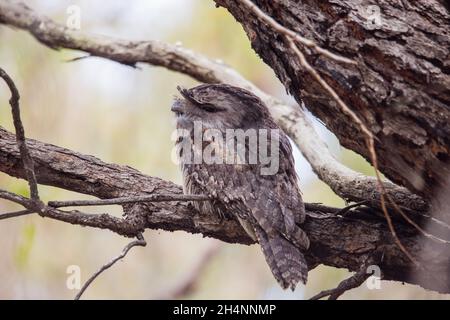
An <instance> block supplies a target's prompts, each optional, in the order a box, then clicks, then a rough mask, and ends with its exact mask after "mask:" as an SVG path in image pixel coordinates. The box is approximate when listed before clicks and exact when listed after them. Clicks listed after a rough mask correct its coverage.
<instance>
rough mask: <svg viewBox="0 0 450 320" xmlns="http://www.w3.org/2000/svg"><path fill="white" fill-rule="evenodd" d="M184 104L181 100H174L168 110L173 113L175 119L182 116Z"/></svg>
mask: <svg viewBox="0 0 450 320" xmlns="http://www.w3.org/2000/svg"><path fill="white" fill-rule="evenodd" d="M184 103H185V102H184V101H183V100H181V99H175V101H174V102H173V104H172V107H171V108H170V110H171V111H172V112H174V113H175V115H176V116H177V117H178V116H181V115H182V114H184Z"/></svg>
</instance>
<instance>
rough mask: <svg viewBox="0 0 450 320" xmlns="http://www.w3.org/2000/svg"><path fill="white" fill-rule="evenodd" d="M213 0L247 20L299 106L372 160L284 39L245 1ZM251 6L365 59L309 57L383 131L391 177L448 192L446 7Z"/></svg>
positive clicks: (272, 1) (426, 190) (326, 0)
mask: <svg viewBox="0 0 450 320" xmlns="http://www.w3.org/2000/svg"><path fill="white" fill-rule="evenodd" d="M215 2H216V3H217V4H218V5H221V6H223V7H225V8H227V9H228V10H229V12H230V13H231V14H232V15H233V16H234V17H235V18H236V19H237V21H238V22H239V23H241V24H242V26H243V27H244V29H245V31H246V32H247V35H248V37H249V39H250V41H251V43H252V46H253V48H254V49H255V51H256V52H257V53H258V54H259V55H260V56H261V58H262V59H263V60H264V61H265V62H266V63H267V64H268V65H269V66H270V67H272V69H273V70H274V71H275V73H276V74H277V76H278V78H279V79H280V80H281V81H282V83H283V84H284V85H285V87H286V88H287V90H289V92H290V93H291V94H292V95H294V97H295V98H296V99H297V101H299V102H300V101H302V100H303V101H305V104H306V106H307V108H308V109H309V110H311V111H312V112H313V114H314V115H316V116H317V117H318V118H320V119H321V120H322V121H323V122H324V123H325V124H326V125H327V127H328V128H329V129H330V130H331V131H333V132H334V133H335V134H336V135H337V137H338V138H339V141H340V143H341V144H342V145H343V146H345V147H347V148H349V149H352V150H354V151H356V152H357V153H359V154H361V155H363V156H364V157H365V158H366V159H368V160H369V161H370V156H369V153H368V150H367V146H366V144H365V142H364V141H365V140H364V134H363V133H362V132H361V130H360V128H359V127H358V126H357V125H356V124H354V123H353V122H352V121H351V120H350V119H349V117H348V116H346V115H345V114H343V113H342V112H341V111H340V109H339V108H338V107H337V105H336V104H335V103H333V102H332V101H331V100H330V99H329V97H328V95H327V94H326V93H324V91H323V89H322V88H321V87H320V86H319V85H318V84H317V82H316V81H314V79H312V78H311V76H310V75H309V74H308V73H307V72H305V70H304V69H303V68H302V66H301V65H300V64H299V62H298V61H297V60H296V59H292V56H293V53H292V52H291V50H290V49H289V47H288V46H287V45H286V43H285V42H284V41H283V39H282V37H280V35H279V34H278V33H277V32H276V31H274V30H273V28H271V27H270V26H268V25H267V24H265V23H264V22H261V20H260V19H258V18H257V17H256V16H255V15H254V14H252V12H251V11H250V9H249V8H248V7H246V6H243V5H242V3H241V2H240V1H239V0H215ZM253 2H254V3H255V4H257V5H258V6H259V7H260V8H261V9H262V10H263V11H264V12H265V13H266V14H268V15H269V16H271V17H272V18H274V19H275V20H276V21H277V22H278V23H280V24H282V25H283V26H285V27H287V28H289V29H291V30H294V31H295V32H297V33H298V34H300V35H303V36H305V37H306V38H308V39H312V40H314V41H316V42H317V43H318V44H319V45H320V46H321V47H323V48H325V49H329V50H330V51H332V52H335V53H338V54H340V55H342V56H344V57H348V58H351V59H353V60H355V61H356V62H357V65H355V66H349V65H343V64H340V63H338V62H336V61H333V60H330V59H328V58H327V57H324V56H318V55H312V54H311V55H309V57H307V58H308V59H309V62H310V64H312V65H313V66H314V67H315V68H316V69H317V70H318V71H319V72H320V74H321V75H322V76H323V78H324V79H325V80H326V81H327V82H328V83H329V84H330V85H331V86H332V87H333V89H335V91H336V92H337V93H338V94H339V95H340V97H341V98H342V99H343V100H344V101H345V102H346V103H347V105H348V106H349V107H350V108H351V109H352V110H353V111H354V112H356V114H357V115H358V116H359V117H360V118H361V119H362V120H363V121H364V123H365V124H366V125H367V126H368V127H369V129H370V130H371V131H372V132H373V133H374V134H375V135H376V137H377V139H378V140H377V141H376V149H377V154H378V158H379V166H380V169H381V171H382V172H383V173H384V174H385V175H386V176H387V177H388V178H390V179H391V180H392V181H394V182H396V183H398V184H400V185H403V186H406V187H407V188H409V189H410V190H412V191H413V192H415V193H418V194H420V195H422V196H425V197H427V198H433V197H434V196H435V195H436V194H437V193H438V192H439V191H440V190H442V189H443V188H446V189H447V190H449V189H448V188H449V182H448V181H449V179H450V164H449V162H450V106H449V104H450V55H449V48H450V13H449V6H448V3H446V1H444V0H441V1H439V0H431V1H425V0H418V1H392V0H383V1H369V0H361V1H352V0H320V1H313V0H311V1H310V0H308V1H296V0H255V1H253ZM373 5H375V6H376V7H373ZM377 8H378V9H377ZM378 10H379V12H380V20H379V21H377V20H376V19H377V17H376V16H375V15H376V13H377V11H378ZM377 22H380V23H379V24H378V23H377Z"/></svg>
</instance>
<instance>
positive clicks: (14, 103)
mask: <svg viewBox="0 0 450 320" xmlns="http://www.w3.org/2000/svg"><path fill="white" fill-rule="evenodd" d="M0 77H1V78H2V79H3V80H5V82H6V84H7V85H8V88H9V90H10V91H11V99H9V104H10V105H11V111H12V116H13V122H14V128H15V129H16V141H17V145H18V146H19V150H20V154H21V158H22V163H23V167H24V168H25V173H26V176H27V180H28V184H29V186H30V194H31V198H32V199H33V200H35V201H39V192H38V186H37V182H36V176H35V173H34V166H33V160H32V159H31V157H30V153H29V151H28V148H27V144H26V141H25V129H24V128H23V124H22V120H21V119H20V107H19V99H20V95H19V90H17V87H16V85H15V84H14V81H13V80H12V79H11V77H10V76H9V75H8V74H7V73H6V72H5V70H3V69H2V68H0Z"/></svg>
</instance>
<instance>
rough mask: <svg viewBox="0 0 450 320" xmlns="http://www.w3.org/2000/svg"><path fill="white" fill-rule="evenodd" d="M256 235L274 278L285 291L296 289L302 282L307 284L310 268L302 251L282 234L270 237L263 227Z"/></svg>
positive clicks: (257, 230) (259, 228) (256, 229)
mask: <svg viewBox="0 0 450 320" xmlns="http://www.w3.org/2000/svg"><path fill="white" fill-rule="evenodd" d="M255 234H256V237H257V239H258V242H259V244H260V246H261V249H262V251H263V253H264V256H265V258H266V261H267V264H268V265H269V267H270V270H271V271H272V274H273V276H274V277H275V279H276V280H277V281H278V283H279V284H280V285H281V287H282V288H283V289H287V288H291V289H292V291H293V290H294V289H295V287H296V286H297V284H298V283H299V282H300V281H301V282H303V283H304V284H306V279H307V277H308V266H307V264H306V260H305V257H304V256H303V254H302V253H301V252H300V250H299V249H298V248H297V247H296V246H295V245H293V244H292V243H291V242H289V241H288V240H286V239H285V238H284V237H283V236H282V235H281V234H276V235H270V236H269V235H268V234H267V233H266V232H265V231H264V230H263V229H262V228H261V227H259V226H258V227H255Z"/></svg>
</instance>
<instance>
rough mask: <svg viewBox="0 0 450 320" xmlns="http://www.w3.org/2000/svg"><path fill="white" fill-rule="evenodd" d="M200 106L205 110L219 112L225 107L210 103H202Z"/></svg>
mask: <svg viewBox="0 0 450 320" xmlns="http://www.w3.org/2000/svg"><path fill="white" fill-rule="evenodd" d="M199 107H200V108H201V109H203V110H205V111H206V112H219V111H223V110H225V109H223V108H220V107H217V106H214V105H212V104H209V103H202V104H200V105H199Z"/></svg>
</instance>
